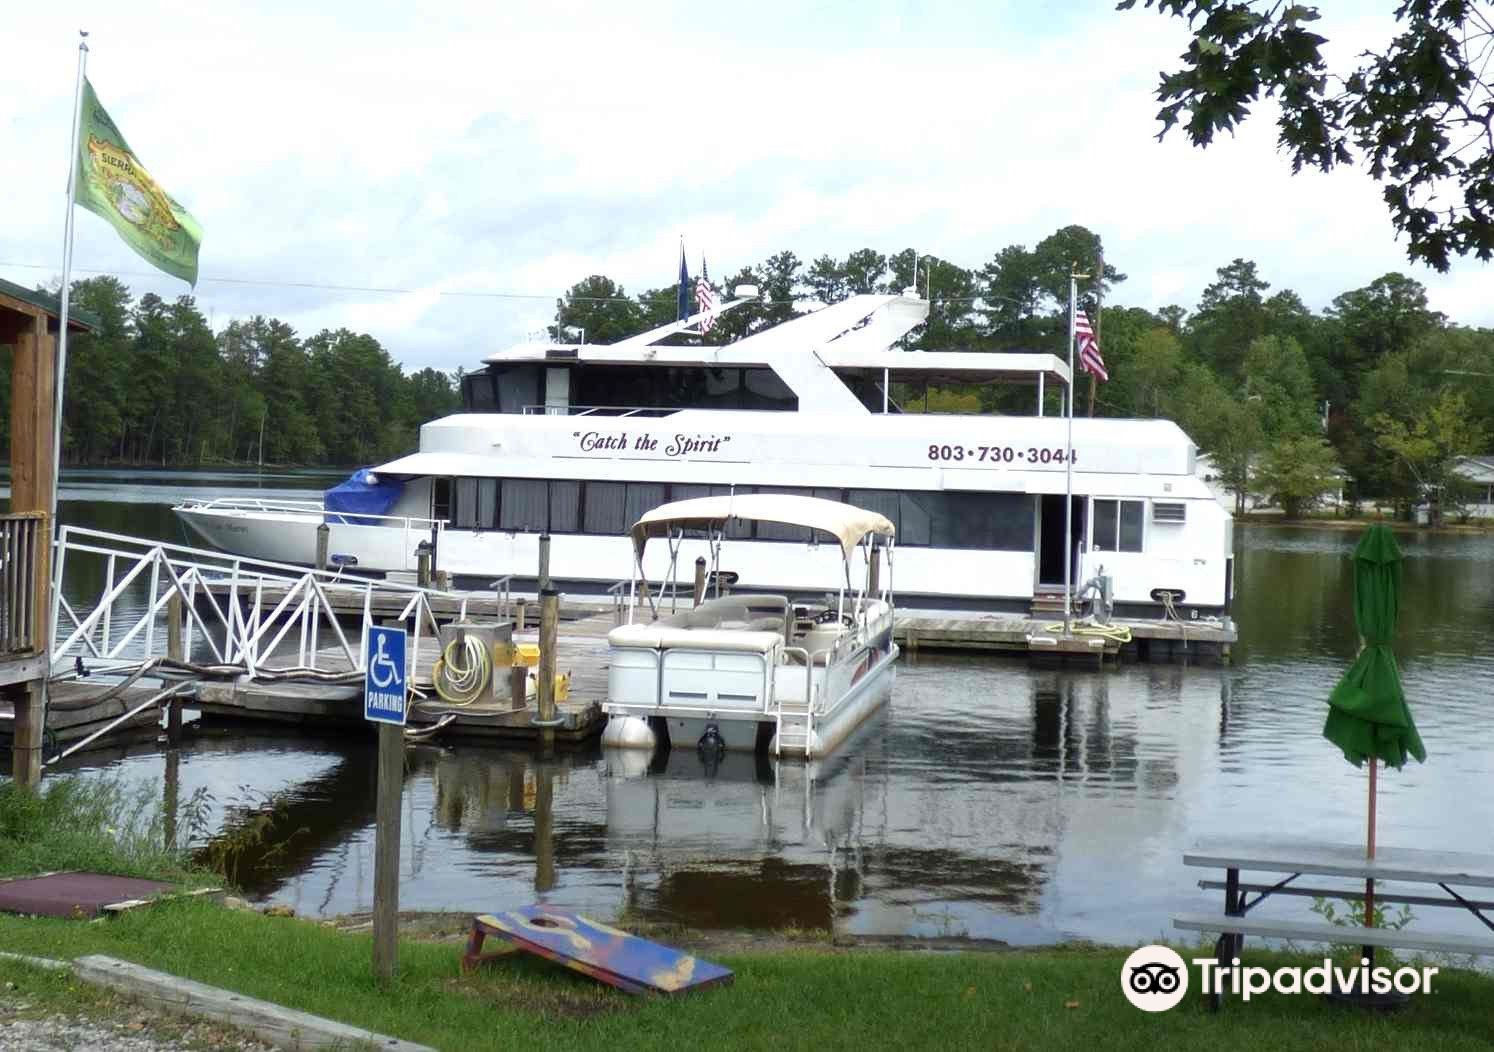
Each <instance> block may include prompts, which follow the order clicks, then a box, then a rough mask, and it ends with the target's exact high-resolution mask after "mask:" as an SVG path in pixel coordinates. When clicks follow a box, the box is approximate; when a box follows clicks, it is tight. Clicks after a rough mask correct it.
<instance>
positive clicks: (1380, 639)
mask: <svg viewBox="0 0 1494 1052" xmlns="http://www.w3.org/2000/svg"><path fill="white" fill-rule="evenodd" d="M1400 593H1401V550H1400V548H1399V547H1398V546H1397V545H1396V543H1395V535H1394V534H1393V533H1391V532H1390V530H1389V529H1388V528H1387V527H1385V526H1371V527H1370V528H1369V529H1368V530H1366V531H1365V534H1364V536H1363V537H1361V538H1360V539H1359V543H1358V545H1356V546H1355V548H1354V624H1355V626H1356V627H1357V628H1358V629H1359V639H1360V648H1359V656H1358V657H1356V658H1355V659H1354V664H1353V665H1352V666H1350V668H1349V671H1347V672H1345V673H1344V676H1343V679H1341V680H1339V682H1338V686H1336V687H1334V688H1333V693H1332V694H1330V695H1329V696H1328V719H1327V721H1326V722H1325V723H1324V724H1323V737H1325V738H1327V739H1328V740H1329V741H1331V742H1332V743H1333V744H1334V745H1337V746H1338V747H1339V748H1340V749H1341V750H1343V754H1344V759H1346V760H1348V761H1349V762H1350V763H1352V764H1353V765H1354V766H1356V767H1358V766H1360V765H1361V764H1363V763H1364V762H1365V761H1366V760H1368V761H1369V765H1370V768H1369V827H1368V835H1367V840H1366V845H1365V848H1366V850H1365V854H1366V856H1367V857H1368V858H1374V857H1375V771H1376V767H1377V766H1378V764H1379V762H1380V761H1382V760H1383V761H1384V762H1385V763H1386V764H1388V765H1389V766H1391V767H1395V768H1399V767H1401V766H1402V765H1403V764H1404V763H1405V762H1406V757H1407V756H1414V757H1416V760H1417V762H1418V763H1424V762H1426V758H1427V751H1426V749H1425V748H1424V747H1423V746H1422V744H1421V735H1419V734H1417V733H1416V723H1415V721H1413V720H1412V719H1411V710H1410V708H1409V707H1407V705H1406V695H1405V692H1404V691H1403V690H1402V689H1401V676H1400V672H1399V671H1398V670H1397V668H1396V663H1395V652H1394V651H1392V650H1391V649H1390V639H1391V636H1392V635H1394V634H1395V623H1396V616H1397V613H1398V609H1399V605H1400ZM1374 914H1375V899H1374V881H1373V880H1370V881H1366V882H1365V900H1364V923H1365V927H1373V926H1374Z"/></svg>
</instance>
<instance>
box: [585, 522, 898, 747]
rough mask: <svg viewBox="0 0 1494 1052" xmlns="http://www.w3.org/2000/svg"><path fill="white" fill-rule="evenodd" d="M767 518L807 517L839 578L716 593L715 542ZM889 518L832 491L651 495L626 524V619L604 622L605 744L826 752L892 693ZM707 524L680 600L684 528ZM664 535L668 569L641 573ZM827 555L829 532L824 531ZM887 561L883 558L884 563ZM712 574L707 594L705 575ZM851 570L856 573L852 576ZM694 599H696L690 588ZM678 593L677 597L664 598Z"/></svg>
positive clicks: (694, 530)
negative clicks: (612, 624)
mask: <svg viewBox="0 0 1494 1052" xmlns="http://www.w3.org/2000/svg"><path fill="white" fill-rule="evenodd" d="M760 523H770V524H774V525H778V526H789V527H794V528H799V529H805V530H811V531H813V533H814V537H815V539H816V542H817V541H819V540H820V539H821V538H828V539H829V540H830V541H831V542H833V546H834V547H833V550H834V551H835V552H836V553H838V554H839V556H840V559H841V565H842V572H841V583H840V585H839V587H838V589H837V590H836V592H835V593H833V594H827V595H823V596H817V597H815V598H812V599H809V598H799V597H792V596H789V595H769V594H721V590H722V588H723V586H724V583H725V582H727V581H729V580H730V579H731V577H730V575H729V574H728V573H726V572H723V571H722V570H721V553H722V551H723V549H724V548H725V547H727V546H728V545H729V543H730V542H729V541H728V540H727V538H728V537H729V535H730V534H731V533H732V532H733V530H734V529H738V528H740V527H741V526H744V525H745V526H753V525H756V524H760ZM895 532H896V530H895V528H894V526H893V524H892V522H891V521H890V520H889V519H888V518H887V517H886V516H884V515H881V514H878V513H877V512H874V511H868V510H866V509H864V508H857V507H854V506H852V505H849V504H842V503H839V502H837V501H830V500H822V499H819V498H815V497H801V496H785V495H778V494H748V495H743V496H725V497H700V498H696V499H693V500H684V501H677V502H675V503H672V504H665V505H663V506H662V507H659V508H655V509H654V510H653V511H650V512H649V513H647V514H646V515H644V516H642V517H641V518H640V519H639V520H638V521H637V522H636V523H635V524H634V525H633V527H632V530H631V531H630V536H631V539H632V543H633V550H634V567H635V575H634V578H633V581H632V588H631V591H630V600H629V621H628V623H627V624H624V625H619V626H618V627H617V628H615V629H613V630H612V631H611V632H610V633H609V634H608V636H607V643H608V651H609V668H608V676H607V700H606V702H605V703H604V705H603V708H604V709H605V711H606V713H607V717H608V718H607V727H606V729H605V730H604V731H603V732H602V744H603V745H610V746H619V747H625V748H638V749H653V748H655V747H657V746H658V745H660V744H665V743H667V744H669V745H670V746H671V747H674V748H687V747H688V748H697V749H699V750H701V751H703V752H705V753H707V754H715V753H718V752H724V751H725V750H728V749H732V750H758V749H761V750H766V751H767V752H769V753H771V754H773V755H777V756H802V757H805V758H813V757H818V756H823V755H824V754H825V753H827V752H828V751H830V750H831V749H833V748H834V747H835V746H836V745H837V744H838V743H839V742H840V741H841V740H843V739H844V738H845V737H846V735H848V734H849V733H850V732H851V731H852V730H853V729H855V727H856V726H857V725H858V724H860V723H861V722H862V721H863V720H864V719H866V717H867V716H868V715H870V714H871V713H872V712H873V711H874V710H875V709H876V708H877V707H878V706H880V705H881V704H882V703H883V702H884V701H885V700H886V698H887V696H888V693H889V691H888V686H889V680H890V677H891V675H892V664H893V661H894V660H895V659H896V658H897V653H898V648H897V644H895V643H894V642H893V641H892V621H893V604H892V580H891V579H892V554H893V547H894V535H895ZM690 534H695V535H697V536H701V535H703V537H704V540H705V543H706V544H707V545H708V546H709V550H710V551H711V553H712V563H713V565H712V568H711V571H710V572H709V574H707V573H704V567H701V570H700V572H697V574H696V578H695V579H696V582H697V583H696V586H695V588H694V589H693V590H692V592H691V595H690V602H689V603H687V604H685V605H683V606H681V604H680V602H679V592H678V589H677V588H676V587H674V585H673V582H675V581H677V580H679V575H678V574H677V573H675V572H674V569H675V567H676V565H677V563H678V561H679V554H680V552H681V549H682V546H683V543H684V541H685V539H686V537H687V535H690ZM659 538H662V539H664V540H665V541H666V543H667V546H668V550H669V556H670V571H669V572H667V573H665V574H664V575H662V579H661V581H660V584H659V586H658V587H654V586H652V585H651V584H650V582H649V580H648V577H647V576H646V575H645V573H644V570H643V567H644V551H645V548H646V547H647V546H648V543H649V541H650V540H654V539H659ZM816 546H817V547H819V548H821V549H822V554H824V555H828V554H829V549H830V548H831V545H830V544H817V545H816ZM884 562H885V572H884V569H883V564H884ZM704 581H711V582H715V586H716V591H717V594H716V595H714V596H711V597H709V598H708V597H706V596H704V595H702V594H700V593H701V591H703V589H702V587H701V584H700V582H704ZM853 582H855V583H854V584H853ZM697 599H698V600H699V601H698V602H697V601H696V600H697ZM666 607H670V608H672V609H666Z"/></svg>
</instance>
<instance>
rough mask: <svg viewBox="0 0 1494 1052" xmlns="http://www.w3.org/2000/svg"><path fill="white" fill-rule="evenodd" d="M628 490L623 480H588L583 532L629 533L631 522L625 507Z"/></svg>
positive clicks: (582, 524) (582, 525)
mask: <svg viewBox="0 0 1494 1052" xmlns="http://www.w3.org/2000/svg"><path fill="white" fill-rule="evenodd" d="M626 491H627V486H626V484H625V483H622V482H588V483H587V484H586V498H585V500H586V514H585V515H584V516H582V523H581V532H583V533H600V534H606V535H609V536H617V535H619V534H624V533H627V532H628V526H629V525H630V523H629V522H628V521H627V511H626V510H625V509H624V507H623V497H624V494H625V493H626ZM635 521H636V520H635Z"/></svg>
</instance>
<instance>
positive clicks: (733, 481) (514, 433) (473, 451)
mask: <svg viewBox="0 0 1494 1052" xmlns="http://www.w3.org/2000/svg"><path fill="white" fill-rule="evenodd" d="M749 302H751V297H750V296H742V297H739V298H737V299H733V300H731V301H729V302H728V303H726V304H724V305H723V306H722V307H721V308H718V309H719V310H721V311H726V310H731V309H736V308H739V307H741V306H743V305H744V304H746V303H749ZM927 314H928V302H927V301H925V300H922V299H919V298H917V297H916V296H914V295H912V294H905V295H865V296H853V297H851V298H850V299H847V300H844V301H842V302H840V303H836V304H832V305H830V306H827V307H823V308H821V309H819V310H816V311H813V312H811V313H808V314H804V315H801V316H798V317H796V318H793V319H791V320H788V321H785V322H782V323H780V324H777V325H772V326H767V327H764V328H763V329H761V331H756V332H751V333H750V334H749V335H747V336H745V337H743V338H741V339H739V340H736V341H735V342H733V343H728V344H724V345H720V346H715V345H710V344H708V343H705V342H704V341H703V340H702V339H701V337H700V336H699V335H692V331H693V330H694V329H695V327H696V325H697V324H698V323H699V322H701V321H702V320H703V318H704V316H703V315H697V316H695V317H692V318H689V319H686V320H684V321H682V322H678V323H674V324H670V325H665V326H661V327H659V328H657V329H653V330H651V331H649V332H645V333H642V334H639V335H637V336H634V337H630V338H628V339H625V340H622V341H619V342H617V343H613V344H580V345H577V344H537V343H531V344H523V345H520V346H518V347H515V348H513V349H510V350H506V351H502V352H499V353H497V354H494V355H492V356H491V357H489V358H487V359H486V360H485V362H484V368H483V369H482V370H481V371H479V372H475V373H472V374H470V375H468V376H466V377H464V378H463V385H462V386H463V400H464V411H463V412H461V413H457V414H454V415H452V416H448V417H445V418H443V419H440V420H436V421H433V422H431V423H428V424H426V425H424V426H423V427H422V428H421V432H420V448H419V450H418V451H417V452H415V453H412V454H410V455H408V456H404V457H401V458H399V459H397V460H394V461H391V462H389V463H387V464H383V465H379V466H377V467H375V468H374V469H373V470H372V472H371V473H369V474H367V475H365V476H364V477H363V484H362V486H361V488H360V486H358V485H354V486H352V487H351V488H352V491H353V492H352V493H351V495H349V494H348V493H346V492H345V493H344V494H343V495H342V496H338V495H337V494H336V492H335V491H334V492H333V493H329V497H328V499H327V500H325V501H323V502H320V503H317V502H307V503H297V502H273V501H259V500H252V501H245V500H238V499H231V500H217V501H211V502H205V503H198V502H191V503H187V504H183V505H181V506H179V507H178V508H177V509H176V512H177V514H178V515H179V516H180V517H181V518H182V519H183V520H184V521H185V522H186V523H187V524H188V525H189V526H190V527H191V528H192V529H193V530H195V531H196V532H198V533H199V534H201V535H202V536H203V537H205V538H206V539H207V540H208V541H209V542H211V543H212V544H214V545H216V546H217V547H219V548H222V549H225V550H227V551H231V552H235V553H239V554H242V555H245V556H247V557H250V558H261V559H265V560H270V561H276V562H296V563H304V564H309V563H311V562H312V561H313V560H314V559H315V558H316V556H317V552H316V543H317V542H316V530H317V527H318V526H319V525H321V524H322V523H324V522H325V523H327V524H328V526H329V538H330V545H329V553H330V555H331V556H332V558H333V559H334V561H336V562H338V563H340V564H341V565H345V566H350V567H356V569H357V571H358V572H374V573H385V572H392V571H409V570H413V569H414V568H415V566H416V558H417V550H418V549H420V548H421V546H422V545H424V546H426V548H427V549H433V557H434V562H435V566H436V567H437V568H438V569H440V570H444V571H446V572H448V573H449V574H451V575H452V577H453V579H454V581H455V582H456V584H458V585H468V586H472V587H486V586H488V585H489V584H490V583H491V582H492V581H493V580H494V579H496V578H499V577H502V576H506V575H511V576H512V577H513V578H514V580H515V583H516V586H518V587H522V586H523V583H524V582H525V580H526V579H527V580H528V581H529V582H533V580H534V578H535V576H536V574H537V566H538V557H539V538H540V536H541V535H542V534H548V535H549V536H550V538H551V547H550V565H549V570H550V575H551V578H552V580H553V581H554V582H555V584H556V586H557V587H560V588H562V589H564V590H567V591H570V592H573V593H575V592H596V593H602V592H605V591H606V590H607V589H608V588H609V587H615V586H616V585H617V583H618V582H619V580H620V576H621V570H622V569H626V568H627V567H628V566H629V565H630V560H631V555H632V553H631V551H630V541H629V537H628V530H629V527H630V526H631V525H632V524H633V523H635V522H636V521H638V519H639V518H640V517H641V516H642V515H643V514H644V513H645V512H646V511H648V510H649V509H652V508H656V507H658V506H659V505H662V504H665V503H668V502H672V501H680V500H688V499H692V498H699V497H709V496H727V495H746V494H784V495H800V496H809V497H818V498H821V499H825V500H831V501H837V502H841V503H845V504H850V505H853V506H856V507H859V508H863V509H866V510H869V511H874V512H877V513H878V514H880V515H883V516H885V517H886V518H887V519H888V521H889V522H891V523H892V524H893V526H894V528H895V530H896V535H897V546H898V560H899V565H898V577H899V585H900V587H899V596H900V605H901V606H903V607H904V608H908V607H916V608H922V609H935V610H969V609H980V610H1011V611H1025V610H1027V609H1028V608H1029V607H1030V606H1031V604H1032V603H1033V600H1034V597H1039V596H1043V597H1051V594H1052V592H1053V591H1055V590H1057V591H1058V592H1059V593H1060V594H1061V592H1062V588H1063V585H1064V581H1065V578H1066V573H1065V569H1066V568H1065V565H1064V562H1065V559H1068V560H1070V566H1069V567H1068V571H1069V573H1068V575H1067V576H1068V577H1069V578H1070V579H1071V580H1072V581H1073V583H1074V586H1075V588H1076V589H1077V588H1078V587H1079V586H1080V585H1081V584H1082V583H1084V582H1087V581H1091V580H1093V579H1096V578H1099V577H1100V576H1102V575H1103V577H1105V578H1106V579H1107V585H1108V595H1109V597H1110V599H1111V601H1112V602H1113V611H1114V613H1116V614H1117V615H1121V616H1158V615H1161V614H1163V613H1164V612H1165V611H1169V610H1170V611H1171V612H1173V613H1175V614H1176V615H1178V616H1182V617H1185V618H1186V617H1189V616H1202V615H1207V614H1221V613H1227V612H1228V610H1229V606H1230V601H1231V593H1232V588H1233V562H1232V535H1231V533H1232V519H1231V516H1230V514H1229V512H1228V511H1227V510H1226V509H1224V508H1222V507H1221V506H1220V505H1219V503H1218V502H1217V501H1216V500H1215V499H1214V497H1213V494H1212V493H1211V492H1210V490H1209V488H1208V486H1207V485H1206V484H1205V482H1204V481H1203V480H1202V479H1200V478H1198V477H1197V475H1196V474H1195V462H1196V457H1197V451H1196V449H1195V447H1194V444H1193V442H1192V441H1190V440H1189V438H1188V436H1187V435H1186V434H1184V433H1183V431H1182V430H1181V429H1180V428H1179V427H1178V426H1177V425H1176V424H1174V423H1172V422H1170V421H1167V420H1114V419H1088V418H1076V419H1074V420H1073V422H1072V441H1070V437H1069V436H1070V432H1069V422H1068V421H1067V420H1066V419H1065V417H1064V416H1062V415H1058V414H1053V413H1048V414H1046V415H1045V412H1044V411H1045V405H1046V399H1045V391H1046V390H1047V389H1048V388H1057V389H1058V390H1059V391H1060V392H1061V393H1067V392H1068V390H1069V387H1070V379H1071V378H1070V374H1069V369H1068V366H1067V364H1066V363H1065V362H1064V361H1063V360H1062V359H1060V358H1058V357H1057V356H1054V355H1051V354H1019V353H1002V354H994V353H976V352H969V353H965V352H920V351H910V350H905V349H901V347H900V346H899V344H900V342H901V341H903V340H904V337H906V336H907V334H908V333H909V332H910V331H911V330H913V329H914V328H915V327H916V326H918V325H919V324H920V323H922V322H923V321H924V319H925V318H926V317H927ZM1014 384H1015V385H1023V386H1025V388H1026V390H1027V392H1028V395H1030V397H1031V402H1030V403H1029V404H1031V406H1032V408H1033V413H1032V414H1031V415H1021V416H1015V415H999V414H996V413H989V414H986V413H982V414H967V415H953V414H944V413H937V412H926V411H924V410H925V409H926V407H927V404H928V398H927V392H928V391H929V389H930V388H931V387H934V388H938V387H941V386H966V387H967V388H968V386H969V385H1014ZM1026 397H1027V396H1023V399H1024V401H1025V400H1026ZM1067 475H1071V479H1067V478H1066V476H1067ZM1070 486H1071V490H1072V498H1071V499H1072V502H1073V503H1072V508H1071V510H1070V512H1069V513H1068V514H1066V509H1065V507H1064V502H1065V493H1066V490H1067V489H1068V488H1069V487H1070ZM343 488H344V489H346V487H343ZM728 536H729V537H730V538H731V539H732V540H733V541H734V542H735V543H733V544H732V546H731V551H730V560H731V561H730V565H728V566H724V567H723V568H722V569H723V571H725V572H728V573H730V574H732V575H734V577H735V580H736V581H737V585H738V588H739V589H743V590H749V591H752V590H755V591H762V592H771V593H787V594H796V593H802V592H816V591H818V592H823V591H826V590H834V589H835V588H836V587H837V586H838V584H839V583H840V582H839V581H838V580H837V579H836V574H837V571H836V569H835V568H834V567H833V566H827V564H826V562H825V561H824V560H822V559H820V558H818V557H817V555H818V552H817V548H818V542H817V541H816V539H815V538H814V536H813V535H812V531H810V530H807V529H805V528H803V527H799V526H793V525H786V524H781V523H774V522H755V523H753V522H749V523H735V524H733V525H732V527H731V528H730V530H729V532H728ZM678 554H679V555H680V556H681V559H680V561H679V563H678V565H677V566H676V571H677V572H678V573H680V574H682V575H684V576H685V579H684V580H683V581H682V583H683V584H685V586H687V587H688V583H689V582H688V577H689V575H690V574H691V573H692V572H693V562H694V560H695V558H697V557H702V558H709V556H710V552H709V550H708V546H707V545H706V543H705V542H704V541H701V540H693V541H691V540H687V541H686V542H685V548H684V550H683V551H682V552H681V553H678ZM646 559H647V560H648V561H646V562H645V565H644V567H643V569H644V570H645V572H647V573H649V574H651V575H652V576H654V577H655V578H657V577H658V576H659V575H660V574H663V573H665V572H666V571H667V570H668V568H669V564H668V555H667V553H664V552H662V551H651V552H650V553H649V554H648V555H647V556H646Z"/></svg>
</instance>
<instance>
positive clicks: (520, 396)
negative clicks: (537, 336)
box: [490, 362, 545, 413]
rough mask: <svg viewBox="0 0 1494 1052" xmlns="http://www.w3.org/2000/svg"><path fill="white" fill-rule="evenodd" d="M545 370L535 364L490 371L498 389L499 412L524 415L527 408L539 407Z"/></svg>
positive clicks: (538, 364)
mask: <svg viewBox="0 0 1494 1052" xmlns="http://www.w3.org/2000/svg"><path fill="white" fill-rule="evenodd" d="M544 369H545V367H544V366H543V365H541V364H540V363H538V362H534V363H526V364H524V365H511V366H507V367H505V368H495V369H492V370H490V371H491V372H492V374H493V383H494V384H495V385H496V386H497V388H498V405H497V411H498V412H500V413H522V412H523V411H524V409H525V408H526V407H527V406H533V405H539V404H540V402H541V401H542V399H541V397H540V384H541V383H542V377H543V375H544Z"/></svg>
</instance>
